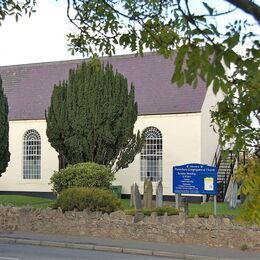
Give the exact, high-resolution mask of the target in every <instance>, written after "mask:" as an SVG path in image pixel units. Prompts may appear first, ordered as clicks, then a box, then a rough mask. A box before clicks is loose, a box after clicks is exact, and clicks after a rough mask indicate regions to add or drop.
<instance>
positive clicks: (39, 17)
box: [0, 0, 260, 66]
mask: <svg viewBox="0 0 260 260" xmlns="http://www.w3.org/2000/svg"><path fill="white" fill-rule="evenodd" d="M223 2H224V1H222V3H223ZM257 2H258V3H259V2H260V1H259V0H258V1H257ZM66 3H67V1H65V0H59V1H58V2H57V1H55V0H37V12H36V13H35V14H33V15H32V17H31V18H28V17H23V18H21V19H20V20H19V22H18V23H17V22H15V19H14V17H8V18H7V19H6V20H5V21H4V23H3V25H2V26H0V66H2V65H13V64H25V63H32V62H44V61H56V60H68V59H75V58H82V56H81V55H79V54H77V55H74V56H72V55H71V54H70V53H69V52H68V47H67V37H66V34H68V33H69V32H70V31H72V30H73V26H71V25H70V23H69V21H68V19H67V17H66ZM196 5H197V4H196ZM196 7H197V6H196ZM241 14H242V15H245V14H244V13H242V12H241V13H240V15H241ZM240 18H241V17H240Z"/></svg>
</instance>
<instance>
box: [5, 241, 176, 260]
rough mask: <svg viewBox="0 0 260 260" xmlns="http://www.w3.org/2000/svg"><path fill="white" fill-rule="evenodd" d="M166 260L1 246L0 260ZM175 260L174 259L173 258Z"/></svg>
mask: <svg viewBox="0 0 260 260" xmlns="http://www.w3.org/2000/svg"><path fill="white" fill-rule="evenodd" d="M52 259H55V260H56V259H57V260H59V259H64V260H68V259H71V260H72V259H73V260H83V259H84V260H86V259H91V260H132V259H140V260H148V259H150V260H165V259H167V258H165V257H153V256H140V255H130V254H121V253H109V252H98V251H88V250H78V249H68V248H54V247H44V246H31V245H12V244H0V260H52ZM171 259H173V258H171Z"/></svg>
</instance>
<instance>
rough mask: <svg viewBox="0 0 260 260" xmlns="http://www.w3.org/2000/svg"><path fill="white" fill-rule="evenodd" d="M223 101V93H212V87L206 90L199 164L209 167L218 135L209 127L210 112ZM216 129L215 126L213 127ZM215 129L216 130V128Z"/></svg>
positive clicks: (202, 110) (202, 114) (202, 111)
mask: <svg viewBox="0 0 260 260" xmlns="http://www.w3.org/2000/svg"><path fill="white" fill-rule="evenodd" d="M222 99H223V93H222V92H221V91H219V92H218V93H217V95H215V94H214V93H213V90H212V87H211V86H210V87H209V88H208V91H207V94H206V96H205V99H204V102H203V106H202V109H201V163H203V164H207V165H211V164H212V160H213V157H214V154H215V152H216V149H217V145H218V134H217V133H216V132H214V131H213V127H212V126H210V125H211V113H210V110H215V109H216V104H217V102H218V101H221V100H222ZM215 128H216V126H215ZM216 129H217V128H216Z"/></svg>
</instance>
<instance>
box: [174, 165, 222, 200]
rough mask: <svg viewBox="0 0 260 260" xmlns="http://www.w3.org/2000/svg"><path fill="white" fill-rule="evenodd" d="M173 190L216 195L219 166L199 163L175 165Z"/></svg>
mask: <svg viewBox="0 0 260 260" xmlns="http://www.w3.org/2000/svg"><path fill="white" fill-rule="evenodd" d="M173 192H174V193H177V194H209V195H216V194H217V168H216V167H212V166H208V165H205V164H197V163H192V164H185V165H180V166H175V167H173Z"/></svg>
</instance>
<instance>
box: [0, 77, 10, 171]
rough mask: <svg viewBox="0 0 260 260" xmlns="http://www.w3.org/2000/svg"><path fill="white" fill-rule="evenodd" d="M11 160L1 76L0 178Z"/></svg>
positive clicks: (5, 99) (6, 110)
mask: <svg viewBox="0 0 260 260" xmlns="http://www.w3.org/2000/svg"><path fill="white" fill-rule="evenodd" d="M9 160H10V153H9V123H8V102H7V97H6V96H5V94H4V90H3V87H2V78H1V76H0V176H2V173H3V172H5V170H6V167H7V166H8V162H9Z"/></svg>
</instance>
